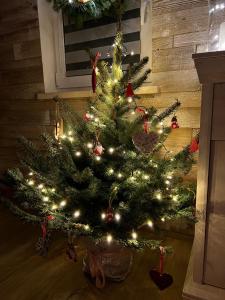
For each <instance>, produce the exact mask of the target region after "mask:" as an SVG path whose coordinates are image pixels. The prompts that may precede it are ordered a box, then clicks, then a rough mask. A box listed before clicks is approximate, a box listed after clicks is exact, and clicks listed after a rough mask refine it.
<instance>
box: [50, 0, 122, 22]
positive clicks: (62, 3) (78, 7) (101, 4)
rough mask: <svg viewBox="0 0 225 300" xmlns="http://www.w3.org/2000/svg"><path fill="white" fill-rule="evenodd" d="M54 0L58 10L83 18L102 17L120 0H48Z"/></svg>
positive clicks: (55, 7)
mask: <svg viewBox="0 0 225 300" xmlns="http://www.w3.org/2000/svg"><path fill="white" fill-rule="evenodd" d="M48 1H49V2H53V8H54V9H55V10H56V11H59V10H62V11H63V12H64V13H65V14H67V15H69V16H71V17H78V18H80V17H81V16H82V19H83V20H86V19H89V18H91V17H92V18H100V17H101V16H103V15H104V14H105V12H107V11H108V10H109V9H110V8H111V6H112V5H114V4H116V3H117V2H118V0H48Z"/></svg>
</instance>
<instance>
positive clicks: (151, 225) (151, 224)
mask: <svg viewBox="0 0 225 300" xmlns="http://www.w3.org/2000/svg"><path fill="white" fill-rule="evenodd" d="M147 224H148V226H149V227H150V228H152V227H153V222H152V221H151V220H148V222H147Z"/></svg>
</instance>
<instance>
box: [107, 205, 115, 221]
mask: <svg viewBox="0 0 225 300" xmlns="http://www.w3.org/2000/svg"><path fill="white" fill-rule="evenodd" d="M113 218H114V214H113V209H112V208H111V207H109V208H108V210H107V212H106V220H107V222H112V221H113Z"/></svg>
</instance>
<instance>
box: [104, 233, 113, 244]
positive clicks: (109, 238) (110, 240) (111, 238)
mask: <svg viewBox="0 0 225 300" xmlns="http://www.w3.org/2000/svg"><path fill="white" fill-rule="evenodd" d="M106 240H107V242H108V243H109V244H110V243H111V242H112V240H113V237H112V235H111V234H108V235H107V237H106Z"/></svg>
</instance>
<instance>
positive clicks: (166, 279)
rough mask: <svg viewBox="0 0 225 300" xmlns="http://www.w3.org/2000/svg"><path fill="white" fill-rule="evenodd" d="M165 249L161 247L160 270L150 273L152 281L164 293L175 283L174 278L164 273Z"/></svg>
mask: <svg viewBox="0 0 225 300" xmlns="http://www.w3.org/2000/svg"><path fill="white" fill-rule="evenodd" d="M164 255H165V249H164V248H163V247H160V261H159V270H157V269H153V270H151V271H150V273H149V274H150V277H151V279H152V281H153V282H154V283H155V284H156V285H157V286H158V288H159V289H160V290H161V291H162V290H165V289H166V288H168V287H169V286H171V285H172V283H173V277H172V276H171V275H169V274H167V273H163V267H164Z"/></svg>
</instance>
